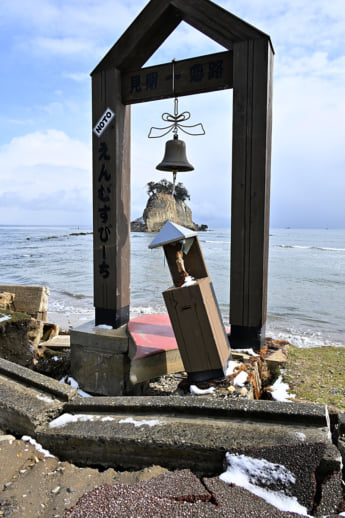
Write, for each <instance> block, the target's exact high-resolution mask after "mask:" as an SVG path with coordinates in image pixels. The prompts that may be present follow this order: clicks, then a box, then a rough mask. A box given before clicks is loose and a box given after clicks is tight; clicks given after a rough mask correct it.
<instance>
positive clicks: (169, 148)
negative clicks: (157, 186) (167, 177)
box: [156, 135, 194, 173]
mask: <svg viewBox="0 0 345 518" xmlns="http://www.w3.org/2000/svg"><path fill="white" fill-rule="evenodd" d="M156 169H158V170H159V171H173V172H176V173H178V172H184V171H193V170H194V167H193V166H192V164H190V163H189V162H188V160H187V156H186V144H185V142H184V141H183V140H179V139H178V137H177V135H174V138H173V140H168V141H167V142H166V143H165V154H164V158H163V160H162V161H161V163H160V164H158V165H157V167H156Z"/></svg>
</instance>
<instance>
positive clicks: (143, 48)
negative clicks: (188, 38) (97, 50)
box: [91, 0, 272, 75]
mask: <svg viewBox="0 0 345 518" xmlns="http://www.w3.org/2000/svg"><path fill="white" fill-rule="evenodd" d="M181 21H185V22H186V23H188V24H189V25H191V26H192V27H194V28H195V29H197V30H199V31H200V32H202V33H203V34H205V35H206V36H208V37H209V38H211V39H212V40H214V41H216V42H217V43H218V44H219V45H222V46H223V47H225V48H226V49H229V50H230V49H231V48H232V44H233V43H234V42H238V41H244V40H253V39H258V38H260V39H261V38H266V39H268V40H269V41H270V38H269V36H268V35H267V34H265V33H264V32H262V31H260V30H258V29H256V28H255V27H253V26H252V25H250V24H248V23H246V22H244V21H243V20H241V19H240V18H238V17H237V16H235V15H233V14H231V13H229V12H228V11H226V10H225V9H223V8H222V7H219V6H218V5H216V4H215V3H213V2H211V1H210V0H150V2H149V3H148V4H147V5H146V7H144V9H143V10H142V11H141V13H140V14H139V15H138V16H137V18H136V19H135V20H134V21H133V22H132V24H131V25H130V26H129V27H128V29H127V30H126V31H125V32H124V33H123V34H122V36H121V37H120V38H119V40H118V41H117V42H116V43H115V45H114V46H113V47H112V48H111V49H110V50H109V52H108V53H107V54H106V55H105V56H104V58H103V59H102V60H101V61H100V62H99V63H98V65H97V67H96V68H95V69H94V70H93V72H92V74H94V73H95V72H99V71H100V70H102V69H104V68H108V67H116V68H119V69H129V68H139V67H142V66H143V65H144V64H145V63H146V61H147V60H148V59H149V58H150V57H151V56H152V54H153V53H154V52H155V51H156V50H157V49H158V48H159V47H160V45H161V44H162V43H163V42H164V41H165V40H166V38H167V37H168V36H169V35H170V34H171V33H172V32H173V31H174V29H175V28H176V27H177V26H178V25H179V23H181ZM271 46H272V44H271ZM92 74H91V75H92Z"/></svg>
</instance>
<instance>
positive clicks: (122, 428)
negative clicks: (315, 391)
mask: <svg viewBox="0 0 345 518" xmlns="http://www.w3.org/2000/svg"><path fill="white" fill-rule="evenodd" d="M0 389H1V393H2V394H3V397H2V401H1V403H0V428H2V429H4V430H5V431H7V432H11V433H16V434H19V435H22V434H27V435H30V436H31V437H33V438H34V439H35V440H37V441H38V442H39V443H40V444H42V446H43V448H45V449H47V450H49V451H50V452H51V453H52V454H55V455H57V456H58V457H59V458H60V459H61V460H68V461H72V462H75V463H77V464H79V465H80V464H82V465H84V466H92V465H94V466H95V465H97V466H100V465H102V466H103V467H104V468H109V467H115V466H116V467H121V469H128V468H130V469H138V468H140V467H145V466H150V465H152V464H153V463H154V464H159V465H161V466H164V467H166V468H168V469H170V470H175V469H177V470H185V469H190V470H191V471H193V472H194V473H196V474H197V475H198V476H202V477H205V476H206V477H210V476H211V477H214V476H215V475H219V474H220V473H221V472H222V471H224V460H225V453H226V452H231V453H233V454H237V455H241V454H245V455H247V456H249V457H250V458H262V459H266V460H267V461H268V462H273V463H275V464H279V465H282V466H285V467H286V468H287V469H289V470H290V471H291V473H293V476H294V477H295V479H296V481H297V482H296V484H295V485H294V487H293V488H292V490H291V491H292V495H295V496H296V497H297V498H298V500H299V501H300V502H301V503H303V505H305V506H306V508H307V509H308V512H309V513H313V514H315V513H316V514H315V516H316V515H317V510H318V509H319V510H322V512H323V513H331V512H334V510H335V509H336V508H337V506H338V505H339V504H340V502H341V500H342V488H341V469H342V463H341V458H340V455H339V451H338V449H337V448H335V447H334V445H333V444H332V440H331V433H330V432H331V429H330V422H329V417H328V412H327V408H326V407H325V406H323V405H312V404H310V405H309V404H301V403H279V402H272V401H248V400H224V399H223V400H220V399H211V398H202V399H199V398H196V397H163V396H162V397H90V398H80V397H78V396H77V391H76V389H72V388H71V387H67V386H66V385H63V384H61V383H59V382H57V381H55V380H51V379H49V378H46V377H45V376H42V375H40V374H37V373H34V372H32V371H30V370H28V369H26V368H23V367H21V366H18V365H13V364H11V363H10V362H7V361H6V360H0ZM339 431H340V435H341V434H343V432H344V430H343V422H342V419H341V418H339ZM340 435H339V437H340ZM314 480H315V481H316V482H314ZM215 484H218V482H215ZM221 485H223V483H222V484H221ZM273 485H274V482H273ZM227 487H228V486H227ZM274 487H276V486H274ZM276 489H279V488H278V487H276ZM256 498H257V497H256ZM212 509H213V508H212ZM213 510H214V509H213ZM66 516H67V515H66ZM71 516H73V515H71ZM76 516H77V515H76ZM206 516H209V515H206ZM215 516H216V515H215ZM249 516H250V515H249ZM270 516H275V515H274V514H272V515H270ZM277 516H280V515H279V514H277Z"/></svg>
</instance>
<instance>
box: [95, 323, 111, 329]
mask: <svg viewBox="0 0 345 518" xmlns="http://www.w3.org/2000/svg"><path fill="white" fill-rule="evenodd" d="M96 329H113V326H108V324H99V325H98V326H96Z"/></svg>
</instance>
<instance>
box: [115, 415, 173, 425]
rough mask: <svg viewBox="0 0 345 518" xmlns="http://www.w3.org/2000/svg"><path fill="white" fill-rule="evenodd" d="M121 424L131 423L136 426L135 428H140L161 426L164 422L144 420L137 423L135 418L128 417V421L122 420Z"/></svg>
mask: <svg viewBox="0 0 345 518" xmlns="http://www.w3.org/2000/svg"><path fill="white" fill-rule="evenodd" d="M119 423H130V424H134V426H135V427H138V426H144V425H147V426H159V425H162V424H164V421H160V420H159V419H142V420H141V421H137V420H136V419H133V417H126V419H121V420H120V421H119Z"/></svg>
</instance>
